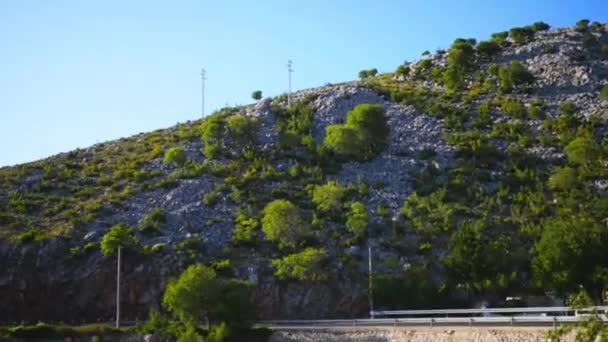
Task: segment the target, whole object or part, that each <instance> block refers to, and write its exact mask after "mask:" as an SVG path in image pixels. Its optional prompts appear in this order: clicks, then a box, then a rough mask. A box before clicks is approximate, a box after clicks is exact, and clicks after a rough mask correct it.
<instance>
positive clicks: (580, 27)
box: [575, 19, 589, 32]
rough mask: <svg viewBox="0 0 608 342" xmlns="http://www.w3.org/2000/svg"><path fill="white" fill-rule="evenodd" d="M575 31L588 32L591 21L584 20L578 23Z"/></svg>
mask: <svg viewBox="0 0 608 342" xmlns="http://www.w3.org/2000/svg"><path fill="white" fill-rule="evenodd" d="M575 29H576V30H577V31H578V32H587V30H588V29H589V20H588V19H582V20H579V21H577V22H576V26H575Z"/></svg>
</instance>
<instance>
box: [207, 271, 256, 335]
mask: <svg viewBox="0 0 608 342" xmlns="http://www.w3.org/2000/svg"><path fill="white" fill-rule="evenodd" d="M254 288H255V284H254V283H252V282H248V281H243V280H237V279H229V280H227V281H226V282H224V283H223V284H222V288H221V293H220V298H221V300H220V301H219V303H218V305H217V307H215V308H214V309H213V310H212V313H211V315H212V317H213V318H214V319H215V320H217V321H221V322H226V323H227V324H228V326H229V327H231V328H237V329H242V328H247V327H248V326H249V324H250V323H251V322H252V321H253V320H254V319H255V318H256V316H257V315H256V311H255V305H254V304H253V302H252V301H251V297H252V292H253V290H254Z"/></svg>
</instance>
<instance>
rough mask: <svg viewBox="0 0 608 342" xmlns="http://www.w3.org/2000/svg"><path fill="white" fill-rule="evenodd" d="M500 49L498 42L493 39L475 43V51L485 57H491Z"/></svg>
mask: <svg viewBox="0 0 608 342" xmlns="http://www.w3.org/2000/svg"><path fill="white" fill-rule="evenodd" d="M500 50H501V48H500V44H499V43H498V42H496V41H493V40H488V41H484V42H479V44H477V53H478V54H480V55H481V56H483V57H486V58H492V57H493V56H494V55H496V54H497V53H499V52H500Z"/></svg>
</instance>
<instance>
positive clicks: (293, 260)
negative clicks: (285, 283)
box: [272, 247, 327, 282]
mask: <svg viewBox="0 0 608 342" xmlns="http://www.w3.org/2000/svg"><path fill="white" fill-rule="evenodd" d="M326 258H327V255H326V253H325V250H324V249H317V248H312V247H309V248H306V249H305V250H303V251H302V252H300V253H295V254H290V255H287V256H285V257H284V258H283V259H279V260H273V261H272V266H273V267H274V268H275V269H276V271H275V273H274V274H275V276H277V277H278V278H279V279H283V280H289V279H293V280H300V281H306V282H318V281H324V280H326V279H327V273H326V272H325V270H324V269H323V263H324V261H325V260H326Z"/></svg>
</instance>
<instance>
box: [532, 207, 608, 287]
mask: <svg viewBox="0 0 608 342" xmlns="http://www.w3.org/2000/svg"><path fill="white" fill-rule="evenodd" d="M542 228H543V229H542V235H541V238H540V240H539V241H538V243H537V244H536V246H535V250H536V256H535V257H534V259H533V260H532V267H533V268H532V269H533V271H534V277H535V278H536V279H537V281H539V283H540V284H539V285H541V286H543V287H544V288H550V289H553V290H557V291H558V293H560V294H564V293H567V292H569V291H573V290H575V289H578V288H579V285H582V286H583V287H585V288H591V289H597V290H599V289H601V288H602V286H603V285H604V283H603V281H602V277H598V276H597V275H598V273H597V272H598V270H600V269H605V268H606V266H608V260H607V258H606V253H605V247H604V246H605V244H606V242H608V241H607V235H606V230H605V229H604V228H603V225H602V224H598V222H597V221H596V220H595V219H594V218H593V217H591V215H589V214H588V213H584V212H582V213H575V214H573V215H564V216H557V217H555V218H552V219H549V220H546V221H545V222H544V223H543V227H542Z"/></svg>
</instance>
